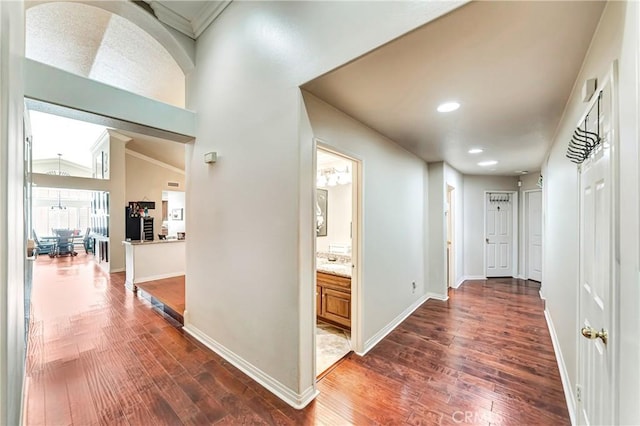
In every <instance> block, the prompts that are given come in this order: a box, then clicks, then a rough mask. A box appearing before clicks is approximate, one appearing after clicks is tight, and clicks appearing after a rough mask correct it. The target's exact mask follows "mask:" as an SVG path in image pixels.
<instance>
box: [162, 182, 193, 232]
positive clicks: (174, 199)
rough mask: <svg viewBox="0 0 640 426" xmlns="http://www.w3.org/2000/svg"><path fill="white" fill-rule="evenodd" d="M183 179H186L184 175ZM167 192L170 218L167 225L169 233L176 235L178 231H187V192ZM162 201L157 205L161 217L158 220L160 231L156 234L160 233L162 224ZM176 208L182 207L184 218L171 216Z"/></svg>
mask: <svg viewBox="0 0 640 426" xmlns="http://www.w3.org/2000/svg"><path fill="white" fill-rule="evenodd" d="M182 179H183V180H184V176H182ZM164 192H166V193H167V212H168V214H167V216H168V220H167V226H168V230H167V232H168V235H170V236H172V237H175V236H177V234H178V232H185V228H186V227H185V218H186V212H185V211H184V209H185V204H186V203H185V193H184V192H182V191H164ZM161 206H162V202H160V203H158V204H157V205H156V207H157V209H156V210H159V212H157V213H160V214H159V215H158V216H160V219H157V220H158V221H159V222H157V226H158V232H156V234H158V233H160V227H161V226H162V208H161ZM174 209H182V219H172V218H171V212H172V211H173V210H174Z"/></svg>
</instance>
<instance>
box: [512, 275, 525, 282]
mask: <svg viewBox="0 0 640 426" xmlns="http://www.w3.org/2000/svg"><path fill="white" fill-rule="evenodd" d="M514 278H515V279H517V280H525V281H526V280H527V277H525V276H524V275H517V276H515V277H514Z"/></svg>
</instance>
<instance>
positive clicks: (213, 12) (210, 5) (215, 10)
mask: <svg viewBox="0 0 640 426" xmlns="http://www.w3.org/2000/svg"><path fill="white" fill-rule="evenodd" d="M231 1H232V0H223V1H208V2H203V3H204V4H205V6H204V7H203V8H202V9H201V10H200V13H199V14H198V16H197V17H196V18H195V19H194V20H193V21H191V27H192V28H193V33H194V35H195V38H198V37H200V34H202V33H203V32H204V30H206V29H207V27H208V26H209V25H211V23H212V22H213V21H215V20H216V18H217V17H218V16H220V14H221V13H222V12H223V11H224V10H225V9H226V8H227V6H229V4H230V3H231Z"/></svg>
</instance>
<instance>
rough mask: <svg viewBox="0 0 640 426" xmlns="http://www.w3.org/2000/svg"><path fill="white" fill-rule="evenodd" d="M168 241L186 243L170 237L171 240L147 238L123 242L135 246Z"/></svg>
mask: <svg viewBox="0 0 640 426" xmlns="http://www.w3.org/2000/svg"><path fill="white" fill-rule="evenodd" d="M166 243H184V240H178V239H175V238H174V239H170V240H153V241H146V240H131V241H123V242H122V244H131V245H133V246H137V245H140V244H145V245H149V244H166Z"/></svg>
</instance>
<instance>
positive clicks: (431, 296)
mask: <svg viewBox="0 0 640 426" xmlns="http://www.w3.org/2000/svg"><path fill="white" fill-rule="evenodd" d="M427 299H436V300H440V301H442V302H446V301H447V300H449V295H446V296H445V295H442V294H439V293H431V292H429V293H427Z"/></svg>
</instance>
